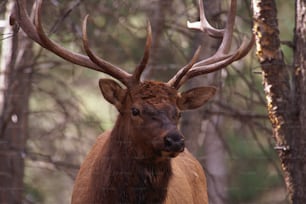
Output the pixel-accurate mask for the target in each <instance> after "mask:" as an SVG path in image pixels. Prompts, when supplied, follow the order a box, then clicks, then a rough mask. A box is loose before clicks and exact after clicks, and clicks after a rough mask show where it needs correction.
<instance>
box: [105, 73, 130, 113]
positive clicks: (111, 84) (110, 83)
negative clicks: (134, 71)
mask: <svg viewBox="0 0 306 204" xmlns="http://www.w3.org/2000/svg"><path fill="white" fill-rule="evenodd" d="M99 86H100V90H101V92H102V94H103V96H104V98H105V99H106V100H107V101H108V102H110V103H111V104H113V105H114V106H116V108H117V109H118V111H119V110H120V108H121V105H122V101H123V98H124V96H125V89H124V88H122V87H121V86H120V85H119V84H118V83H117V82H116V81H114V80H112V79H100V80H99Z"/></svg>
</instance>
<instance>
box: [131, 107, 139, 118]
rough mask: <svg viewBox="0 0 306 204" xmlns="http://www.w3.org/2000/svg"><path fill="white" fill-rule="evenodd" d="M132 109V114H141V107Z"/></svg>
mask: <svg viewBox="0 0 306 204" xmlns="http://www.w3.org/2000/svg"><path fill="white" fill-rule="evenodd" d="M131 111H132V115H133V116H138V115H140V111H139V109H137V108H132V109H131Z"/></svg>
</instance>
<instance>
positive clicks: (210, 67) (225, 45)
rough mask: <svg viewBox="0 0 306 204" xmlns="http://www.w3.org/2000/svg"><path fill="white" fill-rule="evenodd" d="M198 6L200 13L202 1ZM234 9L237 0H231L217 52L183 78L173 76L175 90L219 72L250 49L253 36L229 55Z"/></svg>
mask: <svg viewBox="0 0 306 204" xmlns="http://www.w3.org/2000/svg"><path fill="white" fill-rule="evenodd" d="M199 4H200V13H201V10H203V11H204V8H203V7H202V6H203V2H202V0H200V1H199ZM236 7H237V0H231V5H230V9H229V12H228V16H227V23H226V27H225V30H224V33H223V34H224V36H223V39H222V42H221V45H220V47H219V49H218V50H217V52H216V53H215V54H214V55H213V56H211V57H209V58H207V59H204V60H201V61H200V62H197V63H195V64H194V65H193V66H192V68H191V69H190V70H188V71H187V72H186V73H185V75H184V76H183V77H177V76H174V77H173V78H172V79H171V80H174V79H176V81H175V82H172V83H173V84H176V85H177V86H176V88H177V89H178V88H179V87H180V86H182V84H183V83H185V82H186V81H187V80H188V79H190V78H193V77H195V76H198V75H204V74H208V73H211V72H214V71H217V70H220V69H222V68H224V67H226V66H227V65H229V64H231V63H232V62H234V61H237V60H239V59H241V58H242V57H244V56H245V55H246V54H247V53H248V52H249V50H250V49H251V48H252V46H253V44H254V41H255V39H254V36H252V38H251V40H250V41H248V40H247V39H246V38H244V39H243V42H242V44H241V45H240V47H239V48H238V49H237V50H236V51H234V52H233V53H230V54H229V50H230V47H231V42H232V38H233V31H234V24H235V16H236ZM203 13H204V12H203ZM201 16H202V15H201ZM202 21H203V22H204V20H202V17H201V22H202ZM197 23H198V24H199V25H200V22H197ZM202 24H204V23H202ZM194 25H195V24H194ZM193 28H194V29H198V30H201V31H203V32H208V31H207V29H206V30H205V29H203V28H202V27H201V26H193ZM179 73H180V72H178V73H177V74H176V75H178V74H179ZM171 80H170V81H171Z"/></svg>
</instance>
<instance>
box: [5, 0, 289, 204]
mask: <svg viewBox="0 0 306 204" xmlns="http://www.w3.org/2000/svg"><path fill="white" fill-rule="evenodd" d="M12 2H13V1H11V0H4V1H3V0H2V1H1V2H0V19H2V20H3V21H1V22H5V21H7V19H8V10H9V9H10V6H11V3H12ZM238 2H239V4H238V6H239V7H238V10H237V19H236V30H235V39H234V46H235V44H238V43H239V42H241V41H242V36H245V35H246V36H248V37H250V35H251V32H252V31H251V29H252V10H251V2H250V0H239V1H238ZM276 3H277V10H278V20H279V29H280V31H281V32H280V39H281V41H282V42H283V43H282V50H283V54H284V58H285V62H286V64H288V65H290V64H292V49H291V48H290V46H288V42H290V41H292V39H293V29H294V1H286V0H283V1H282V0H278V1H276ZM28 5H29V8H30V7H31V5H32V1H28ZM197 5H198V4H197V1H196V0H175V1H174V0H103V1H101V0H99V1H98V0H91V1H84V0H66V1H58V0H46V1H44V4H43V8H44V9H43V22H44V26H45V30H46V31H47V32H48V33H49V36H50V37H51V38H52V39H54V40H55V41H56V42H59V43H60V44H61V45H63V46H65V47H67V48H69V49H71V50H74V51H78V52H82V53H84V52H83V48H82V42H81V21H82V19H83V18H84V16H85V15H86V14H90V18H91V20H90V21H89V25H88V34H89V36H90V37H89V38H90V44H91V47H92V48H93V49H94V50H95V51H96V52H97V53H99V55H100V56H101V57H103V58H104V59H106V60H108V61H110V62H112V63H114V64H116V65H118V66H120V67H124V68H126V69H127V70H129V71H132V70H133V69H134V67H135V66H136V65H137V63H138V61H139V60H140V59H141V56H142V53H143V47H144V43H145V39H146V24H147V21H148V20H150V22H151V24H152V30H153V40H154V41H153V47H152V54H151V59H150V62H149V69H148V71H147V72H146V73H145V78H150V79H158V80H164V81H165V80H167V79H169V78H170V76H172V75H173V73H175V72H176V71H177V70H178V69H179V68H180V67H183V66H184V65H185V64H186V63H187V62H188V61H189V59H190V57H191V56H192V54H193V52H194V51H195V49H196V48H197V46H198V45H199V44H201V45H202V46H203V49H202V54H201V57H202V58H204V57H207V56H210V55H211V54H212V53H213V52H214V51H215V49H216V48H217V47H218V44H219V43H220V41H219V40H216V39H212V38H210V37H208V36H207V35H205V34H203V33H200V32H198V31H193V30H188V29H187V28H186V22H187V20H189V21H195V20H198V19H197V18H198V9H197V8H198V7H197ZM204 5H205V8H206V12H207V13H206V14H207V17H208V19H209V21H210V22H211V23H212V24H213V25H214V26H216V27H219V28H222V27H223V26H224V19H225V18H226V11H227V9H228V1H222V0H206V1H204ZM1 25H3V24H1ZM0 29H1V33H2V34H1V36H0V38H1V40H0V45H1V46H2V48H1V49H0V51H1V53H0V54H1V58H0V62H1V66H0V68H1V75H0V83H1V84H0V92H1V95H2V96H1V100H0V104H1V111H2V114H1V121H0V122H1V123H0V124H1V127H0V130H1V133H0V135H1V137H0V145H4V144H5V137H7V135H10V137H11V139H10V140H12V141H15V142H16V141H19V142H17V144H16V146H14V148H11V149H10V150H8V149H5V148H2V149H0V154H1V155H3V154H6V153H7V152H8V151H13V152H15V153H16V152H18V154H19V155H20V154H21V155H22V157H21V158H22V159H24V162H25V163H24V171H23V166H21V167H20V169H19V170H20V172H19V173H18V172H17V173H16V175H19V176H20V175H21V176H23V181H24V186H23V187H22V185H21V186H20V189H19V191H22V192H23V203H46V204H47V203H50V204H53V203H69V201H70V196H71V191H72V186H73V180H74V178H75V176H76V173H77V170H78V167H79V165H80V163H81V161H82V160H83V158H84V156H85V155H86V153H87V152H88V150H89V148H90V147H91V145H92V144H93V142H94V141H95V138H96V137H97V136H98V135H99V134H100V133H101V132H103V131H104V130H107V129H110V128H111V127H112V125H113V123H114V121H115V119H116V115H117V113H116V111H115V109H114V108H113V107H111V106H110V105H109V104H108V103H107V102H105V101H104V99H103V97H102V96H101V94H100V91H99V88H98V79H99V78H104V77H107V76H105V75H103V74H100V73H96V72H94V71H88V70H86V69H84V68H80V67H78V66H75V65H73V64H70V63H67V62H65V61H64V60H62V59H60V58H58V57H57V56H55V55H53V54H52V53H49V52H48V51H45V50H44V49H42V48H40V47H38V46H37V45H35V44H33V43H32V42H31V41H30V40H28V39H27V38H26V37H25V36H24V35H22V32H21V31H20V32H19V34H18V36H17V34H16V32H15V31H16V30H14V27H13V28H12V27H10V28H7V27H5V25H3V27H1V28H0ZM10 29H11V30H10ZM14 33H15V34H14ZM17 37H18V38H17ZM16 42H18V43H17V44H16V45H15V44H14V43H16ZM7 52H11V55H12V56H14V59H13V61H9V62H8V57H7ZM12 53H13V54H12ZM8 64H10V65H14V70H15V72H13V71H10V73H13V74H11V75H10V77H11V78H9V79H5V78H4V75H5V73H7V72H9V71H7V70H6V69H8V68H7V67H8ZM5 67H6V68H5ZM11 79H14V80H13V83H12V84H11V83H9V81H10V80H11ZM9 84H10V85H9ZM201 85H214V86H217V87H218V94H217V96H216V97H214V99H213V100H212V101H211V102H210V103H209V104H208V105H206V106H205V107H203V108H201V109H198V110H195V111H190V112H186V113H184V114H183V118H182V120H181V129H182V131H183V133H184V134H185V136H186V138H187V146H188V147H189V149H190V150H191V151H192V153H193V154H194V155H195V156H196V157H197V158H198V159H199V160H200V162H201V163H202V164H203V167H204V169H205V170H206V175H207V177H208V187H209V197H210V203H212V204H223V203H233V204H240V203H241V204H242V203H244V204H253V203H254V204H255V203H261V204H265V203H266V204H268V203H271V204H272V203H273V204H285V203H288V198H287V193H286V189H285V184H284V181H283V176H282V173H281V168H280V162H279V159H278V157H277V153H276V150H275V149H274V147H275V143H274V141H273V139H272V137H271V135H272V128H271V124H270V121H269V119H268V114H267V110H266V99H265V94H264V90H263V85H262V75H261V68H260V65H259V64H258V62H257V59H256V57H255V49H254V50H253V51H251V52H250V53H249V54H248V56H247V57H245V58H244V59H243V60H240V61H239V62H236V63H234V64H233V65H231V66H229V67H228V68H227V69H224V70H222V71H220V72H218V73H215V74H210V75H208V76H205V77H198V78H196V79H194V80H192V81H191V82H190V83H189V84H187V85H186V86H185V87H184V88H190V87H194V86H201ZM9 93H10V94H9ZM16 98H17V102H16V101H15V100H16ZM14 101H15V102H14ZM15 103H16V104H15ZM8 104H10V105H11V106H10V107H11V108H7V107H9V106H7V105H8ZM20 123H21V125H19V126H18V128H16V126H17V125H18V124H20ZM1 147H2V146H1ZM0 165H1V166H2V165H3V166H5V165H7V164H4V163H0ZM3 166H2V167H3ZM2 167H1V168H2ZM1 168H0V169H1ZM3 168H4V167H3ZM23 172H24V175H23ZM0 182H1V180H0ZM2 188H3V187H2ZM8 188H9V187H8ZM6 190H7V189H1V190H0V191H2V192H4V191H6ZM0 203H1V202H0Z"/></svg>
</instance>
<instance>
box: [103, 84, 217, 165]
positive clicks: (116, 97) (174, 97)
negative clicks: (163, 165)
mask: <svg viewBox="0 0 306 204" xmlns="http://www.w3.org/2000/svg"><path fill="white" fill-rule="evenodd" d="M99 85H100V89H101V91H102V94H103V96H104V98H105V99H106V100H107V101H108V102H110V103H111V104H113V105H114V106H115V107H116V108H117V110H118V111H119V113H120V116H119V119H118V120H119V122H118V123H120V124H123V125H124V126H125V129H126V128H128V130H126V132H128V133H129V135H125V138H120V139H119V140H128V141H129V142H131V146H132V147H133V148H134V149H137V152H135V154H136V155H134V156H136V157H138V158H141V159H143V158H147V159H150V160H151V161H152V160H156V159H157V158H158V160H160V159H162V158H168V157H174V156H176V155H177V154H178V153H180V152H182V151H183V150H184V147H185V146H184V137H183V135H182V134H181V133H180V131H179V130H178V128H177V125H178V121H179V118H180V116H181V111H184V110H188V109H194V108H198V107H200V106H201V105H203V104H204V103H205V102H206V101H207V100H208V99H209V98H211V97H212V96H213V95H214V93H215V90H216V89H215V88H214V87H200V88H194V89H191V90H189V91H186V92H183V93H179V92H178V91H177V90H176V89H175V88H173V87H171V86H169V85H167V84H166V83H161V82H154V81H145V82H140V83H138V84H137V85H135V86H133V87H131V88H127V89H124V88H122V87H121V86H120V85H119V84H118V83H117V82H115V81H114V80H112V79H101V80H100V81H99ZM120 120H121V121H120ZM115 128H120V127H115Z"/></svg>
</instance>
